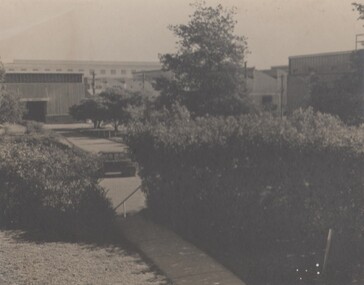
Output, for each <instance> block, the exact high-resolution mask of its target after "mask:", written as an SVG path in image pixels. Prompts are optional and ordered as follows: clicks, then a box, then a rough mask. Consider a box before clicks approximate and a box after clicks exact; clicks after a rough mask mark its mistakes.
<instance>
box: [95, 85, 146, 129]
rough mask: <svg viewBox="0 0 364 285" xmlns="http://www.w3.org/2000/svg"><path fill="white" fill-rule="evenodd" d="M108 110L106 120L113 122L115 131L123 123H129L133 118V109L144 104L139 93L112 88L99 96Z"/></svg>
mask: <svg viewBox="0 0 364 285" xmlns="http://www.w3.org/2000/svg"><path fill="white" fill-rule="evenodd" d="M99 96H100V97H101V98H102V100H103V104H104V106H105V107H106V109H107V112H106V116H105V120H106V121H108V122H111V124H112V125H113V127H114V130H115V131H118V127H119V126H120V125H121V124H123V123H128V122H129V121H130V120H131V119H132V118H133V114H132V113H133V107H136V106H140V105H141V104H142V102H143V99H142V96H141V95H140V94H139V93H136V92H131V91H128V90H126V89H123V88H110V89H107V90H105V91H103V92H101V93H100V95H99Z"/></svg>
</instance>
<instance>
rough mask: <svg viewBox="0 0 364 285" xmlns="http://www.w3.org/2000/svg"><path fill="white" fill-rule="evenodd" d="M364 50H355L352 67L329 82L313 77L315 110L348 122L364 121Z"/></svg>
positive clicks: (312, 96)
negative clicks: (332, 81)
mask: <svg viewBox="0 0 364 285" xmlns="http://www.w3.org/2000/svg"><path fill="white" fill-rule="evenodd" d="M363 55H364V53H363V51H357V52H353V54H352V59H351V62H352V68H351V71H350V72H349V73H345V74H343V75H341V76H340V78H338V79H337V80H335V82H334V83H333V84H331V85H330V84H329V82H326V81H325V80H323V79H322V78H320V77H319V76H313V77H312V78H311V98H310V105H311V106H313V107H314V109H315V110H317V111H320V112H323V113H329V114H332V115H336V116H338V117H339V118H340V119H342V120H343V121H344V122H345V123H347V124H355V125H357V124H360V123H362V122H363V121H364V94H363V75H364V69H363V58H364V56H363Z"/></svg>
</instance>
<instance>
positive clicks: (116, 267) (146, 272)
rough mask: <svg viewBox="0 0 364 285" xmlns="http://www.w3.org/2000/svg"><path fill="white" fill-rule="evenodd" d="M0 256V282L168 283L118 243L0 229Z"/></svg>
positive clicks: (139, 284)
mask: <svg viewBox="0 0 364 285" xmlns="http://www.w3.org/2000/svg"><path fill="white" fill-rule="evenodd" d="M0 257H1V258H0V284H3V283H5V284H29V285H31V284H50V285H52V284H57V285H58V284H60V285H62V284H120V285H122V284H125V285H133V284H136V285H162V284H168V281H167V280H166V278H164V277H163V276H161V275H160V274H159V273H157V272H155V271H153V270H152V269H151V268H150V266H149V265H148V264H147V263H146V262H144V261H143V260H142V259H141V257H140V256H139V255H138V254H136V253H132V252H130V250H126V249H125V248H123V247H122V246H120V245H118V246H116V245H92V244H83V243H68V242H61V241H58V242H44V241H38V242H37V241H36V240H30V239H28V240H27V239H25V238H24V232H21V231H9V230H1V231H0Z"/></svg>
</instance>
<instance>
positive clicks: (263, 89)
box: [246, 66, 288, 114]
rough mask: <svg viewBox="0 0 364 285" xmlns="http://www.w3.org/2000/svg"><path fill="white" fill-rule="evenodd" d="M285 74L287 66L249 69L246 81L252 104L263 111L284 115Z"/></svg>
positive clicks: (285, 103)
mask: <svg viewBox="0 0 364 285" xmlns="http://www.w3.org/2000/svg"><path fill="white" fill-rule="evenodd" d="M287 74H288V66H273V67H272V68H271V69H266V70H257V69H255V68H252V69H250V70H249V72H248V76H247V80H246V81H247V88H248V92H249V96H250V97H251V98H252V99H253V101H254V103H255V104H256V105H257V106H260V107H261V108H262V109H263V110H265V111H271V112H273V113H277V114H284V113H285V112H286V105H287Z"/></svg>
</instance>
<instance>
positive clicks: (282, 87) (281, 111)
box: [280, 74, 284, 119]
mask: <svg viewBox="0 0 364 285" xmlns="http://www.w3.org/2000/svg"><path fill="white" fill-rule="evenodd" d="M283 94H284V75H283V74H282V75H281V100H280V103H281V107H280V109H281V110H280V113H281V119H282V118H283Z"/></svg>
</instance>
